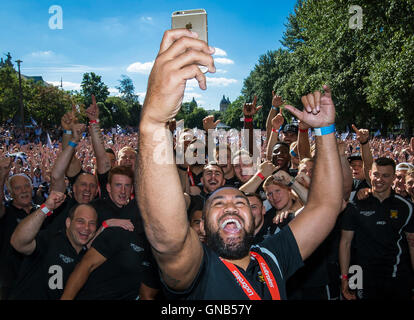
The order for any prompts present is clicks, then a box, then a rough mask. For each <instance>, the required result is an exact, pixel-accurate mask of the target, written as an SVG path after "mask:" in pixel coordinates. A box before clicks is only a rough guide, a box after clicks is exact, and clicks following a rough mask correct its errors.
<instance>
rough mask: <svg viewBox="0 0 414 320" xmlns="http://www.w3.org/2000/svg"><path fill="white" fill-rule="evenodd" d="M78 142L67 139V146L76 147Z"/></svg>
mask: <svg viewBox="0 0 414 320" xmlns="http://www.w3.org/2000/svg"><path fill="white" fill-rule="evenodd" d="M77 145H78V144H77V143H75V142H73V141H69V142H68V146H71V147H72V148H76V146H77Z"/></svg>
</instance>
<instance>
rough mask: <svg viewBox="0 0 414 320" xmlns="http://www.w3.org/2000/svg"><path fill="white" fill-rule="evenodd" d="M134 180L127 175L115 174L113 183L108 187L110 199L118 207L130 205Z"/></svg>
mask: <svg viewBox="0 0 414 320" xmlns="http://www.w3.org/2000/svg"><path fill="white" fill-rule="evenodd" d="M132 187H133V184H132V179H131V178H130V177H128V176H126V175H122V174H114V175H113V176H112V180H111V183H108V184H107V185H106V190H107V191H108V194H109V197H110V198H111V200H112V201H113V202H114V203H115V205H116V206H118V207H120V208H121V207H123V206H125V205H127V204H128V202H129V199H130V196H131V191H132Z"/></svg>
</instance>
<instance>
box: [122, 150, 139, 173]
mask: <svg viewBox="0 0 414 320" xmlns="http://www.w3.org/2000/svg"><path fill="white" fill-rule="evenodd" d="M135 159H136V153H135V151H134V150H131V149H126V150H123V149H122V150H120V151H119V153H118V165H120V166H127V167H130V168H132V169H134V168H135Z"/></svg>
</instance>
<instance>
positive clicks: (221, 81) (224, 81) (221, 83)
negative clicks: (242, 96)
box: [207, 77, 237, 87]
mask: <svg viewBox="0 0 414 320" xmlns="http://www.w3.org/2000/svg"><path fill="white" fill-rule="evenodd" d="M233 83H237V80H236V79H229V78H211V77H207V86H212V87H227V86H228V85H230V84H233Z"/></svg>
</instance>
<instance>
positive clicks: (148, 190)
mask: <svg viewBox="0 0 414 320" xmlns="http://www.w3.org/2000/svg"><path fill="white" fill-rule="evenodd" d="M196 37H197V35H196V34H195V33H193V32H191V31H189V30H185V29H176V30H169V31H166V32H165V33H164V37H163V40H162V42H161V46H160V51H159V54H158V56H157V58H156V60H155V63H154V66H153V68H152V71H151V74H150V77H149V80H148V87H147V94H146V96H145V102H144V106H143V110H142V116H141V122H140V140H139V152H138V166H137V168H138V169H137V172H136V179H135V182H136V188H135V190H136V195H137V198H139V199H140V201H139V207H140V210H141V214H142V218H143V220H144V226H145V232H146V235H147V238H148V240H149V242H150V244H151V246H152V248H153V252H154V256H155V258H156V260H157V262H158V266H159V268H160V270H161V272H162V275H163V279H164V281H165V283H166V284H167V285H168V286H169V287H171V288H173V289H175V290H183V289H186V288H187V287H188V286H189V285H190V284H191V283H192V281H193V280H194V278H195V276H196V274H197V272H198V270H199V267H200V265H201V261H202V256H203V249H202V247H201V243H200V241H199V239H198V236H197V234H196V232H195V231H194V230H193V229H192V228H190V226H189V223H188V219H187V213H186V206H185V200H184V195H183V192H182V188H181V184H180V179H179V177H178V173H177V168H176V165H175V163H174V159H173V152H172V150H173V145H172V136H171V132H170V131H169V129H168V127H167V122H168V120H170V119H172V118H174V117H175V115H176V114H177V113H178V111H179V109H180V107H181V103H182V101H183V95H184V89H185V85H186V81H187V80H189V79H193V78H196V80H197V81H198V83H199V87H200V88H201V89H202V90H205V89H206V88H207V87H206V77H205V75H204V74H203V73H202V72H201V70H200V69H199V67H198V66H197V65H200V64H201V65H205V66H207V67H208V70H209V71H210V72H215V67H214V62H213V58H212V56H211V55H212V54H213V53H214V49H213V48H210V47H209V46H208V45H207V44H206V43H205V42H204V41H201V40H197V39H196ZM160 195H162V196H160Z"/></svg>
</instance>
